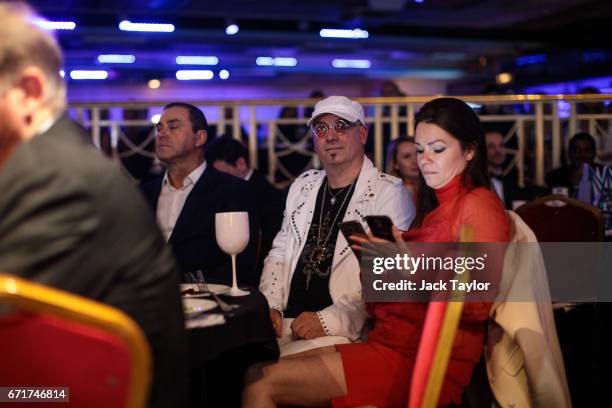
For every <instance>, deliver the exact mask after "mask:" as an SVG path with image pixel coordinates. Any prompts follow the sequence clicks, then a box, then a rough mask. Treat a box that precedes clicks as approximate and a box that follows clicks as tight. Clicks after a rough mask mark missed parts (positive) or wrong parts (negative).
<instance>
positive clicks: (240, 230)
mask: <svg viewBox="0 0 612 408" xmlns="http://www.w3.org/2000/svg"><path fill="white" fill-rule="evenodd" d="M215 236H216V238H217V244H219V247H220V248H221V249H222V250H223V252H225V253H226V254H229V255H231V256H232V288H231V289H230V291H229V292H228V293H227V294H228V295H229V296H244V295H248V294H249V292H248V291H246V290H242V289H239V288H238V283H237V280H236V255H238V254H239V253H241V252H242V251H244V249H245V248H246V247H247V244H248V243H249V213H247V212H224V213H216V214H215Z"/></svg>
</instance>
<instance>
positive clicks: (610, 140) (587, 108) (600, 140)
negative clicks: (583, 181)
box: [576, 86, 612, 166]
mask: <svg viewBox="0 0 612 408" xmlns="http://www.w3.org/2000/svg"><path fill="white" fill-rule="evenodd" d="M578 93H579V94H584V95H589V94H591V95H599V94H601V91H600V90H599V89H597V88H595V87H591V86H588V87H585V88H582V89H580V90H579V91H578ZM606 111H607V109H606V106H605V105H604V103H603V102H585V103H577V104H576V112H577V113H578V114H579V115H601V114H605V113H607V112H606ZM589 122H590V121H589V120H580V121H578V125H579V127H580V129H581V130H582V131H583V132H589V131H590V125H589ZM593 136H594V137H595V141H596V142H597V158H598V159H599V161H600V162H601V163H603V164H605V165H606V166H610V165H612V128H610V123H609V121H608V119H600V120H596V121H595V133H594V135H593Z"/></svg>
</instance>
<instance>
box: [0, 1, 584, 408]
mask: <svg viewBox="0 0 612 408" xmlns="http://www.w3.org/2000/svg"><path fill="white" fill-rule="evenodd" d="M0 35H1V36H2V38H3V42H2V45H0V191H2V194H1V195H0V214H1V217H0V272H6V273H11V274H15V275H19V276H22V277H24V278H26V279H30V280H33V281H37V282H40V283H43V284H46V285H51V286H54V287H58V288H62V289H65V290H67V291H70V292H74V293H77V294H80V295H82V296H85V297H88V298H91V299H94V300H97V301H99V302H103V303H106V304H109V305H111V306H114V307H116V308H118V309H120V310H121V311H123V312H125V313H126V314H127V315H129V316H130V317H131V318H133V319H134V320H135V321H136V322H137V323H138V324H139V325H140V327H142V329H143V331H144V333H145V335H146V337H147V339H148V341H149V343H150V345H151V347H152V355H153V361H154V373H153V383H152V386H151V394H150V405H151V406H157V407H169V406H180V405H181V404H187V401H184V400H185V398H186V395H188V393H186V392H185V387H186V386H187V385H186V384H188V379H187V377H188V373H187V368H186V367H187V363H186V355H187V348H188V343H187V341H186V333H185V328H184V316H183V312H182V308H181V298H180V292H179V289H178V288H179V283H180V282H181V281H185V276H186V275H187V274H189V273H195V272H197V271H202V272H203V274H204V276H205V277H206V279H207V280H209V281H211V282H215V283H228V282H229V281H230V276H231V275H230V274H229V272H228V271H229V270H230V268H231V263H230V257H229V256H227V255H226V254H225V253H224V252H223V251H221V249H220V247H219V245H218V244H217V241H216V238H215V214H216V213H219V212H229V211H244V212H248V214H249V223H250V225H249V227H250V231H251V234H250V241H249V243H248V245H247V248H246V250H245V251H244V252H242V253H241V254H240V255H239V256H238V261H237V262H238V265H239V268H240V269H241V271H244V273H241V275H240V276H239V279H240V282H241V283H242V284H247V285H249V286H251V287H253V288H256V287H258V288H259V290H260V291H261V293H262V294H263V295H264V296H265V298H266V299H267V302H268V306H269V315H270V320H271V322H272V326H273V329H274V332H275V334H276V337H277V339H278V344H279V348H280V354H281V358H280V360H279V361H277V362H274V363H265V364H257V365H254V366H252V367H251V368H250V369H249V371H248V373H247V376H246V380H245V381H246V384H245V387H244V391H243V406H245V407H272V406H278V405H290V406H295V405H305V406H326V405H333V406H334V407H344V406H346V407H354V406H367V405H373V406H378V407H387V406H389V407H390V406H406V404H407V401H408V398H409V395H408V394H409V389H410V382H411V379H412V370H413V368H414V366H415V356H416V353H417V349H418V344H419V339H420V336H421V333H422V331H423V322H424V317H425V313H426V311H427V307H428V303H427V302H403V303H400V302H396V303H393V302H389V303H376V302H364V300H363V297H362V280H361V277H360V274H361V271H360V264H359V261H358V259H357V257H356V255H355V252H354V249H355V245H365V244H368V243H371V242H380V240H377V239H376V238H374V237H373V236H372V235H371V234H370V235H368V236H367V237H365V236H358V237H357V236H353V239H354V240H355V242H358V243H359V244H355V245H353V246H352V245H351V244H349V242H348V240H347V237H345V236H344V235H343V234H342V233H341V231H340V227H339V224H340V223H341V222H342V221H350V220H354V221H357V222H358V223H359V224H361V225H362V226H363V227H364V229H365V230H368V225H367V223H366V222H365V217H366V216H372V215H377V216H387V217H388V218H389V219H390V220H391V221H392V223H393V225H394V227H393V237H394V240H395V242H396V243H398V244H400V243H404V242H456V241H458V240H459V230H460V227H461V226H462V225H466V224H467V225H470V226H471V227H472V228H473V231H474V233H473V236H472V238H471V240H472V241H473V242H508V241H510V240H511V235H512V228H511V226H512V223H511V219H510V218H509V216H508V214H507V212H506V211H505V207H506V208H509V207H510V205H511V202H512V200H513V199H518V198H516V197H515V196H513V194H515V190H516V189H515V188H514V187H515V185H513V182H512V181H509V180H503V177H504V174H503V171H502V168H501V167H502V164H503V163H504V161H505V153H504V146H503V138H502V137H501V136H500V134H499V132H494V131H490V132H486V133H485V131H484V129H483V126H482V124H481V122H480V120H479V118H478V116H477V115H476V113H475V112H474V111H473V110H472V109H471V108H470V107H469V106H468V105H467V104H466V103H464V102H463V101H461V100H459V99H455V98H437V99H434V100H432V101H430V102H428V103H426V104H425V105H424V106H423V107H422V108H421V109H420V110H419V112H418V113H417V115H416V121H415V123H416V128H415V136H414V138H400V139H398V140H397V141H395V144H394V145H393V147H392V148H391V149H390V150H389V151H390V157H391V159H390V165H389V168H390V170H389V171H390V172H391V173H392V174H394V175H395V176H393V175H389V174H385V173H383V172H381V171H379V170H378V169H377V168H376V167H375V166H374V165H373V163H372V162H371V161H370V159H368V157H367V156H366V154H365V146H366V144H367V140H368V127H367V126H366V121H365V117H364V110H363V108H362V106H361V105H360V104H359V103H357V102H356V101H353V100H351V99H349V98H347V97H344V96H330V97H328V98H326V99H324V100H322V101H320V102H319V103H317V104H316V106H315V108H314V111H313V112H312V114H311V117H310V118H309V119H308V126H309V127H310V128H311V130H312V138H313V144H314V148H315V152H316V154H317V155H318V159H319V161H320V163H321V169H317V170H309V171H307V172H305V173H303V174H302V175H301V176H299V177H298V178H297V179H296V180H295V181H294V182H293V183H292V184H291V186H290V188H289V190H288V192H282V191H280V190H277V189H276V188H275V187H274V186H272V185H271V184H270V183H269V182H268V181H267V180H266V178H265V177H264V176H263V175H262V174H261V173H259V172H258V171H257V170H256V169H254V168H253V167H252V166H250V165H249V160H248V152H247V149H246V148H245V146H244V145H243V144H242V142H240V141H238V140H235V139H233V138H231V137H230V136H219V137H216V138H213V139H212V140H209V138H208V132H207V120H206V117H205V116H204V114H203V113H202V111H201V110H200V109H198V108H197V107H195V106H193V105H191V104H188V103H185V102H174V103H170V104H168V105H166V106H165V107H164V109H163V112H162V114H161V118H160V120H159V123H158V124H157V125H156V131H157V137H156V147H155V154H156V156H157V158H158V159H159V160H160V161H161V162H162V163H163V164H164V165H165V167H166V170H165V172H164V173H163V175H162V176H161V177H159V178H158V179H155V180H152V181H149V182H147V183H145V184H144V185H142V186H141V192H139V191H138V190H137V189H136V188H135V187H134V186H133V185H132V184H131V183H130V181H129V180H128V178H127V177H125V175H124V174H122V172H121V170H120V169H119V167H118V165H117V164H116V163H114V162H112V161H110V160H108V159H106V158H104V157H103V155H102V154H100V153H99V152H98V151H97V150H96V149H95V148H94V147H93V146H92V145H91V144H90V143H89V142H88V141H87V135H85V134H84V132H83V131H82V129H81V128H80V127H79V126H77V125H75V124H74V123H73V122H72V121H71V120H70V119H68V117H67V116H66V113H65V105H66V99H65V85H64V82H63V80H62V79H61V78H60V76H59V70H60V69H61V68H62V65H63V64H62V55H61V51H60V49H59V47H58V45H57V43H56V42H55V40H53V39H52V37H50V36H49V35H48V34H47V33H45V32H44V31H43V30H41V29H39V28H38V27H36V26H34V25H33V24H32V23H31V22H30V14H29V11H28V10H26V9H24V8H23V7H12V6H7V5H0ZM28 50H37V52H35V53H34V52H28ZM7 60H11V61H13V62H12V63H11V64H6V63H5V61H7ZM593 147H594V146H592V143H591V139H589V137H588V135H584V134H578V135H576V136H575V137H574V138H573V139H572V141H571V142H570V160H571V165H570V166H569V167H567V168H564V169H563V170H561V171H557V172H554V173H552V174H551V175H550V177H549V179H550V180H551V183H553V184H555V185H563V186H566V187H568V188H569V189H570V191H573V189H574V186H575V185H576V184H577V182H578V181H579V180H580V178H581V173H580V172H581V169H582V164H583V163H588V164H592V162H593V158H594V149H593ZM396 176H397V177H396ZM490 176H491V177H493V179H491V178H490ZM500 198H501V199H500ZM491 307H492V305H491V302H470V303H466V305H465V307H464V311H463V314H462V317H461V320H460V324H459V328H458V336H460V337H461V338H462V341H461V342H460V343H458V344H457V345H456V346H455V347H453V349H452V351H451V356H450V362H449V366H448V370H447V374H446V376H445V377H444V381H443V384H442V391H441V396H440V400H439V404H440V405H442V406H452V405H453V404H456V405H459V404H461V399H462V393H463V392H464V390H465V389H466V387H467V386H468V383H469V382H470V378H471V376H472V372H473V369H474V367H475V365H476V364H477V363H478V361H479V360H480V358H481V356H482V354H483V348H484V344H485V335H486V322H487V320H488V318H489V314H490V311H491ZM366 323H368V324H366ZM542 406H545V404H544V405H542Z"/></svg>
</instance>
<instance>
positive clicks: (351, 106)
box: [308, 96, 365, 126]
mask: <svg viewBox="0 0 612 408" xmlns="http://www.w3.org/2000/svg"><path fill="white" fill-rule="evenodd" d="M325 113H332V114H334V115H337V116H340V117H341V118H342V119H346V120H348V121H349V122H357V121H359V122H361V124H362V125H365V115H364V113H363V107H362V106H361V104H360V103H359V102H355V101H352V100H350V99H349V98H347V97H346V96H330V97H328V98H325V99H323V100H322V101H319V102H317V104H316V105H315V109H314V112H312V117H311V118H310V119H309V120H308V126H310V125H312V122H313V121H314V120H315V119H316V118H317V116H321V115H323V114H325Z"/></svg>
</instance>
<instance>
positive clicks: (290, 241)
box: [259, 157, 415, 341]
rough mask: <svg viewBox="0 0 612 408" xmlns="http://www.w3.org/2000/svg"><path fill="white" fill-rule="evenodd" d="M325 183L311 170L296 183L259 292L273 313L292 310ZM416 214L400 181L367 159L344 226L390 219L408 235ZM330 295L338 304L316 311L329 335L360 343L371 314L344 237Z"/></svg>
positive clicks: (336, 254) (336, 255) (338, 241)
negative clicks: (370, 218) (294, 284)
mask: <svg viewBox="0 0 612 408" xmlns="http://www.w3.org/2000/svg"><path fill="white" fill-rule="evenodd" d="M324 177H325V171H323V170H309V171H307V172H306V173H304V174H302V175H301V176H300V177H298V178H297V179H296V180H295V181H294V182H293V184H292V185H291V188H290V189H289V195H288V197H287V204H286V207H285V213H284V219H283V225H282V227H281V230H280V231H279V232H278V234H277V235H276V238H275V239H274V242H273V244H272V249H271V250H270V252H269V253H268V256H267V257H266V259H265V263H264V269H263V273H262V276H261V281H260V284H259V289H260V290H261V292H262V293H263V294H264V295H265V296H266V298H267V299H268V304H269V306H270V308H272V309H276V310H278V311H280V312H281V313H282V311H283V310H285V308H286V307H287V302H288V300H289V290H290V288H291V279H292V277H293V272H294V270H295V267H296V264H297V262H298V260H299V257H300V255H301V253H302V250H303V249H304V245H305V243H306V238H307V235H308V230H309V228H310V224H311V221H312V216H313V214H314V211H315V205H316V198H317V193H318V191H319V188H320V186H321V183H322V182H323V179H324ZM414 213H415V210H414V205H413V202H412V199H411V197H410V193H409V192H408V190H407V189H406V188H405V187H404V186H403V184H402V182H401V180H400V179H398V178H396V177H393V176H390V175H388V174H384V173H381V172H380V171H378V169H376V167H374V165H373V164H372V162H371V161H370V160H369V159H368V158H367V157H366V158H364V162H363V165H362V168H361V172H360V173H359V177H358V179H357V183H356V185H355V191H354V192H353V196H352V197H351V201H350V202H349V205H348V207H347V209H346V213H345V214H344V219H343V221H349V220H357V221H359V222H361V223H362V225H363V226H364V227H365V228H366V230H367V224H366V223H365V221H364V218H363V217H364V216H366V215H387V216H389V218H391V220H392V221H393V224H395V226H397V227H398V228H399V229H401V230H406V229H408V227H409V226H410V223H411V222H412V219H413V218H414ZM329 292H330V295H331V298H332V301H333V304H332V305H330V306H328V307H326V308H325V309H323V310H319V311H317V315H318V316H319V320H320V321H321V325H322V326H323V328H324V329H325V333H326V334H327V335H328V336H344V337H347V338H349V339H350V340H352V341H354V340H357V339H358V338H359V336H360V334H361V329H362V328H363V324H364V321H365V318H366V317H367V313H366V311H365V305H364V303H363V301H362V299H361V282H360V279H359V263H358V262H357V258H356V257H355V255H354V254H353V251H352V250H351V248H350V247H349V245H348V243H347V241H346V239H345V238H344V236H343V235H342V233H339V234H338V238H337V239H336V247H335V251H334V257H333V260H332V270H331V274H330V278H329Z"/></svg>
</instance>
